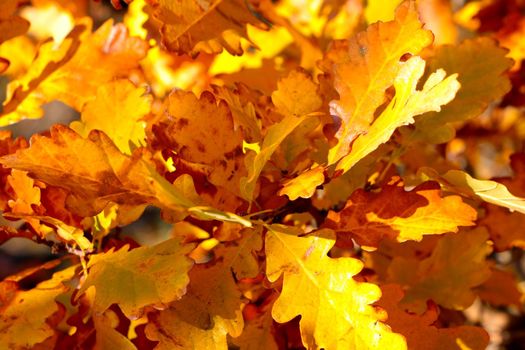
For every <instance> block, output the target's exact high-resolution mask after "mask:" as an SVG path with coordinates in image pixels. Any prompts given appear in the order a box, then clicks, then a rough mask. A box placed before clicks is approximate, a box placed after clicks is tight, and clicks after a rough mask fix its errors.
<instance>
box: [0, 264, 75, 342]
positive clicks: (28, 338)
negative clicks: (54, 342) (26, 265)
mask: <svg viewBox="0 0 525 350" xmlns="http://www.w3.org/2000/svg"><path fill="white" fill-rule="evenodd" d="M77 267H78V266H76V265H75V266H72V267H69V268H67V269H65V270H62V271H59V272H56V273H55V274H53V277H52V278H51V279H49V280H46V281H44V282H41V283H39V284H38V285H37V286H36V287H35V288H33V289H30V290H26V291H24V290H19V291H16V292H14V294H11V297H9V298H8V300H7V302H6V303H5V304H4V303H3V302H4V297H5V294H4V292H5V288H4V286H5V284H6V283H9V282H12V281H3V282H1V283H0V291H2V296H1V297H0V300H2V304H0V310H1V312H0V329H2V332H0V343H1V344H3V345H5V346H6V347H8V348H9V349H27V348H33V347H34V346H36V345H37V344H39V343H41V342H43V341H45V340H46V339H48V338H50V337H52V336H53V334H54V333H55V331H54V329H53V328H52V327H51V326H50V325H49V324H48V323H47V322H46V321H47V320H48V319H49V318H51V316H52V315H53V314H55V313H57V312H59V306H58V304H57V302H56V298H57V297H58V296H59V295H61V294H63V293H66V292H67V291H68V289H69V287H67V286H66V283H67V282H69V281H70V280H71V279H72V278H73V277H74V276H75V271H76V269H77Z"/></svg>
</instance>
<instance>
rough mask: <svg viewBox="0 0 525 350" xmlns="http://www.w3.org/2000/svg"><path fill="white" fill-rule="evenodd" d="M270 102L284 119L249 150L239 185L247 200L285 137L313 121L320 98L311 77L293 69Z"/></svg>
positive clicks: (315, 119) (283, 79)
mask: <svg viewBox="0 0 525 350" xmlns="http://www.w3.org/2000/svg"><path fill="white" fill-rule="evenodd" d="M272 102H273V104H274V105H275V107H276V109H277V111H279V112H280V113H281V114H282V115H284V118H283V119H281V120H280V121H279V122H277V123H275V124H273V125H271V126H270V127H269V128H268V129H267V130H266V135H265V136H264V139H263V141H262V142H261V144H260V151H259V152H250V153H249V154H248V155H247V156H246V158H245V165H246V168H247V169H248V174H247V176H246V177H243V178H242V179H241V183H240V184H241V193H242V196H243V198H244V199H246V200H247V201H252V200H253V197H254V195H255V190H256V185H257V180H258V179H259V176H260V174H261V172H262V171H263V169H264V166H265V165H266V163H267V162H268V161H269V160H270V159H271V157H272V155H273V154H274V152H275V151H276V150H277V149H278V148H279V146H280V145H281V144H282V143H283V142H284V140H285V139H286V138H287V137H288V136H289V135H290V134H292V132H293V131H294V130H296V129H297V128H298V127H299V126H300V125H307V124H310V123H312V122H313V123H314V124H315V123H316V121H317V117H316V116H314V114H315V112H317V111H318V110H319V109H320V108H321V107H322V103H323V100H322V98H321V96H320V94H319V87H318V86H317V84H315V83H314V82H313V81H312V79H311V78H310V76H308V74H307V73H306V72H304V71H302V70H296V71H292V72H291V73H290V74H289V75H288V76H286V77H284V78H282V79H281V80H279V82H278V88H277V90H275V91H274V92H273V93H272Z"/></svg>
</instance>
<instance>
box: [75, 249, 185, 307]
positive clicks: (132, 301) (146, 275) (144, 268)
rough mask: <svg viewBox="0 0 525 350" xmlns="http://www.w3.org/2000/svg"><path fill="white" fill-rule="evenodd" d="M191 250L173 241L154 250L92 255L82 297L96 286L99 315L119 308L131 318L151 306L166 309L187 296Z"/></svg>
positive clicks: (123, 250) (95, 305) (81, 291)
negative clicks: (114, 307)
mask: <svg viewBox="0 0 525 350" xmlns="http://www.w3.org/2000/svg"><path fill="white" fill-rule="evenodd" d="M192 248H193V246H192V245H190V244H187V245H182V244H181V242H180V241H179V240H178V239H170V240H167V241H164V242H162V243H159V244H157V245H155V246H152V247H140V248H136V249H133V250H131V251H128V248H122V249H120V250H118V251H109V252H107V253H102V254H99V255H93V256H91V258H90V259H89V264H88V268H89V274H88V277H87V279H86V280H85V281H84V283H83V284H82V287H81V288H80V291H79V293H80V294H81V293H83V292H85V291H86V290H87V289H88V288H90V287H92V286H93V287H95V290H96V294H95V301H94V304H93V309H94V310H95V311H96V312H103V311H105V310H106V309H107V308H108V307H110V306H111V305H112V304H117V305H118V306H119V307H120V308H121V310H122V312H123V313H124V314H125V315H126V316H128V317H131V316H137V315H139V314H140V312H141V309H142V308H143V307H145V306H148V305H157V306H165V305H167V304H169V303H170V302H172V301H175V300H178V299H180V298H181V297H182V296H183V295H184V294H185V293H186V286H187V285H188V283H189V277H188V271H189V270H190V269H191V267H192V265H193V263H192V262H191V260H190V259H189V258H188V257H187V256H186V255H187V254H188V253H189V252H190V251H191V249H192ZM116 286H118V288H116Z"/></svg>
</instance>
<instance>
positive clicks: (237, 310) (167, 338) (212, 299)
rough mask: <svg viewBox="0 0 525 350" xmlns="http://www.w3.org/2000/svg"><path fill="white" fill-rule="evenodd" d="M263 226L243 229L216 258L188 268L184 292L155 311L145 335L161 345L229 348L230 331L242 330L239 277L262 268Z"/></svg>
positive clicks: (170, 347)
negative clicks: (166, 306) (164, 307)
mask: <svg viewBox="0 0 525 350" xmlns="http://www.w3.org/2000/svg"><path fill="white" fill-rule="evenodd" d="M261 231H262V230H261V229H260V228H257V229H244V230H243V231H242V232H241V234H242V238H241V239H240V240H239V241H235V243H233V244H222V245H221V246H219V247H218V248H217V249H215V250H214V255H215V259H214V260H213V261H211V262H209V263H207V264H200V265H196V266H195V267H194V268H193V269H192V270H191V271H190V273H189V276H190V281H191V282H190V284H189V285H188V288H187V293H186V294H185V295H184V297H183V298H182V299H181V300H180V301H177V302H175V303H173V304H172V305H171V307H170V308H169V309H167V310H164V311H161V312H160V313H159V314H158V315H155V316H154V317H153V319H152V320H151V322H150V323H149V325H148V326H147V327H146V335H147V336H148V338H149V339H151V340H157V341H159V342H160V343H159V349H188V348H194V349H217V350H219V349H225V348H227V335H228V334H229V335H230V336H232V337H238V336H239V335H241V332H242V329H243V325H244V321H243V317H242V313H241V309H242V305H243V304H244V303H245V301H243V299H242V295H241V292H240V290H239V288H238V286H237V284H236V280H237V279H241V278H247V277H255V276H256V275H257V273H258V272H259V268H258V261H257V259H256V256H255V255H254V253H255V252H256V251H257V250H260V249H262V237H261Z"/></svg>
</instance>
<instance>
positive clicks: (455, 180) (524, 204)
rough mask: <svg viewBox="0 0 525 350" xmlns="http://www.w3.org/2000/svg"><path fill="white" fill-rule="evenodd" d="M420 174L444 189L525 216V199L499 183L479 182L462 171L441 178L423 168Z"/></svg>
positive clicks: (448, 172)
mask: <svg viewBox="0 0 525 350" xmlns="http://www.w3.org/2000/svg"><path fill="white" fill-rule="evenodd" d="M420 173H422V174H424V175H425V177H429V178H431V179H434V180H437V181H439V182H440V183H441V184H442V186H443V187H444V189H449V190H452V191H454V192H456V193H462V194H464V195H466V196H470V197H473V198H479V199H481V200H483V201H485V202H487V203H491V204H495V205H498V206H500V207H505V208H508V209H510V210H511V211H517V212H520V213H522V214H525V198H522V197H517V196H515V195H513V194H512V193H510V192H509V190H508V189H507V187H505V185H503V184H501V183H499V182H496V181H491V180H478V179H475V178H473V177H472V176H470V175H469V174H467V173H466V172H464V171H461V170H449V171H447V172H446V173H445V174H443V175H441V176H440V175H438V173H437V172H436V171H435V170H433V169H430V168H423V169H420Z"/></svg>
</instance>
